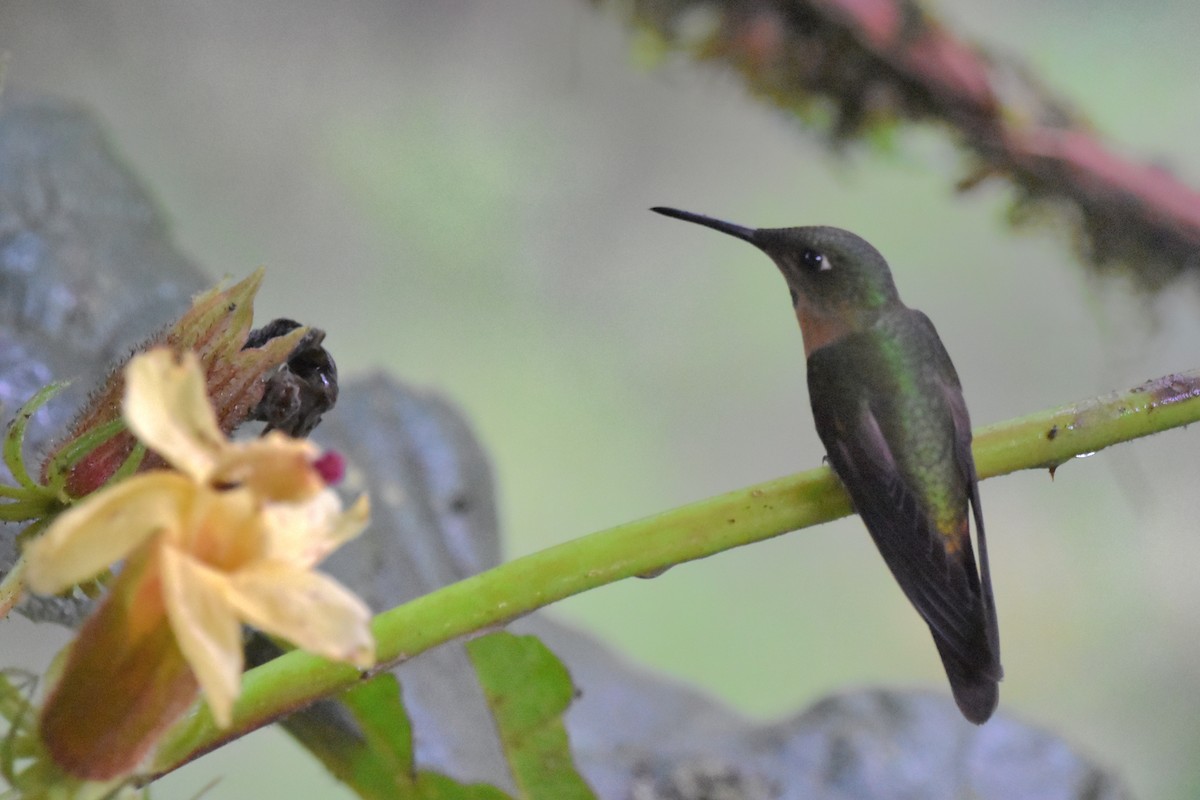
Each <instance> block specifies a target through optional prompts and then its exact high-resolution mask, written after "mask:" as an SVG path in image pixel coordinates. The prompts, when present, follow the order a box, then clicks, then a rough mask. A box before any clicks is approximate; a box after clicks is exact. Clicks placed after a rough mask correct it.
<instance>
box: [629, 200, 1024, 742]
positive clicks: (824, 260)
mask: <svg viewBox="0 0 1200 800" xmlns="http://www.w3.org/2000/svg"><path fill="white" fill-rule="evenodd" d="M651 210H652V211H655V212H657V213H659V214H663V215H665V216H668V217H674V218H676V219H681V220H685V221H687V222H694V223H696V224H698V225H703V226H705V227H707V228H712V229H714V230H718V231H720V232H721V233H725V234H728V235H730V236H733V237H735V238H737V239H741V240H742V241H745V242H749V243H750V244H752V245H754V246H755V247H757V248H758V249H759V250H762V251H763V252H764V253H766V254H767V255H768V256H770V258H771V260H772V261H774V262H775V266H777V267H778V268H779V271H780V272H782V273H783V277H784V280H785V281H786V282H787V286H788V291H789V292H790V294H791V298H792V306H793V308H794V309H795V312H796V318H797V320H798V321H799V322H800V333H801V336H802V338H803V341H804V355H805V359H806V360H807V362H808V393H809V401H810V403H811V405H812V414H813V420H814V421H815V423H816V428H817V434H818V435H819V436H820V438H821V443H822V444H823V445H824V446H825V451H826V455H827V458H828V462H829V464H830V466H831V467H832V468H833V471H834V473H835V474H836V475H837V476H838V478H839V479H840V480H841V482H842V484H843V485H844V486H845V487H846V492H847V493H848V494H849V495H850V500H851V501H852V503H853V505H854V509H855V510H856V511H857V512H858V514H859V516H860V517H862V520H863V522H864V523H865V524H866V526H867V530H868V531H869V532H870V534H871V538H872V539H873V540H874V541H875V545H876V547H877V548H878V549H879V553H880V555H882V556H883V560H884V562H885V563H886V564H887V566H888V568H889V569H890V570H891V572H892V575H893V576H894V577H895V579H896V582H897V583H899V584H900V588H901V589H902V590H903V591H904V594H905V595H906V596H907V597H908V599H909V601H910V602H911V603H912V604H913V606H914V607H915V608H916V610H917V612H918V613H919V614H920V615H921V617H922V619H924V620H925V623H926V624H927V625H928V626H929V631H930V633H932V634H933V641H934V644H935V645H936V646H937V650H938V654H939V655H940V656H941V659H942V664H943V666H944V667H945V669H946V676H947V677H948V678H949V680H950V688H951V690H952V692H953V693H954V699H955V702H956V703H957V704H958V707H959V710H960V711H962V714H963V716H964V717H966V718H967V719H968V720H970V721H971V722H973V723H975V724H976V725H979V724H982V723H983V722H985V721H987V719H988V718H989V717H990V716H991V715H992V712H993V711H994V710H995V708H996V703H997V701H998V700H999V687H998V685H997V684H998V683H999V681H1000V679H1001V678H1002V677H1003V670H1002V669H1001V667H1000V634H999V628H998V625H997V622H996V608H995V602H994V600H993V598H992V582H991V576H990V573H989V570H988V558H987V545H986V543H985V540H984V531H983V512H982V510H981V508H980V504H979V485H978V484H979V481H978V477H977V475H976V473H975V461H974V458H973V457H972V455H971V423H970V419H969V417H968V415H967V406H966V403H965V401H964V400H963V395H962V387H961V385H960V383H959V380H958V373H957V372H956V371H955V369H954V364H953V363H951V361H950V356H949V354H947V352H946V348H945V346H944V345H943V344H942V340H941V338H940V337H939V336H938V334H937V331H936V329H934V327H933V323H932V322H930V321H929V318H928V317H927V316H925V314H923V313H921V312H920V311H917V310H916V309H913V308H909V307H908V306H906V305H904V303H903V302H901V300H900V296H899V294H898V293H897V291H896V285H895V283H894V282H893V280H892V273H891V270H890V269H889V268H888V264H887V261H886V260H884V257H883V256H882V255H881V254H880V253H879V251H878V250H876V249H875V248H874V247H872V246H871V245H870V244H869V243H868V242H867V241H865V240H864V239H862V238H860V237H859V236H856V235H855V234H853V233H851V232H849V231H846V230H842V229H841V228H832V227H825V226H811V227H798V228H746V227H743V226H741V225H734V224H732V223H729V222H724V221H722V220H718V219H713V218H711V217H706V216H702V215H700V214H693V213H691V212H688V211H679V210H678V209H674V208H663V207H658V208H653V209H651ZM968 506H970V510H971V512H972V513H971V514H968ZM972 516H973V517H974V522H975V535H976V539H977V540H978V543H979V563H978V568H977V567H976V562H975V555H974V551H973V549H972V547H971V535H970V517H972Z"/></svg>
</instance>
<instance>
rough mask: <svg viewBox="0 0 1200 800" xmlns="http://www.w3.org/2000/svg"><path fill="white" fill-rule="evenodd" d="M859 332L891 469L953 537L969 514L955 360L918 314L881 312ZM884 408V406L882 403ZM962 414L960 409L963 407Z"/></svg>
mask: <svg viewBox="0 0 1200 800" xmlns="http://www.w3.org/2000/svg"><path fill="white" fill-rule="evenodd" d="M864 336H867V337H869V338H870V339H871V340H873V342H872V344H870V345H868V347H867V348H866V349H867V350H868V351H872V350H874V351H875V352H876V353H877V357H875V358H867V359H865V362H864V364H863V366H864V369H869V370H872V371H874V373H875V374H874V375H872V376H870V377H868V378H867V380H868V383H873V384H875V385H876V387H877V390H876V391H874V392H872V394H871V402H872V403H873V404H875V405H876V406H884V407H887V408H878V409H877V410H876V412H875V417H876V419H877V420H878V421H879V425H880V428H881V429H882V431H883V435H884V438H885V439H886V440H887V441H888V442H889V443H890V444H891V451H892V455H893V457H894V458H895V459H896V467H897V469H898V471H899V472H900V474H901V475H902V476H903V477H904V480H905V483H906V484H907V485H908V486H909V487H910V488H911V489H912V490H913V492H914V493H915V494H916V495H918V496H919V497H920V502H921V504H922V505H923V506H924V507H925V509H926V513H927V514H928V516H929V517H930V519H931V521H933V522H934V523H935V525H936V527H937V529H938V532H939V533H941V534H942V536H944V537H947V538H948V539H950V540H951V541H952V542H957V540H958V536H959V535H960V534H961V532H962V528H963V525H964V524H965V522H966V518H967V502H966V498H967V494H968V490H969V487H968V486H967V482H968V475H969V473H968V471H967V470H965V469H964V465H963V464H962V463H960V456H961V450H962V448H963V446H964V445H967V446H969V444H967V443H964V442H962V441H960V440H959V439H958V438H957V436H956V435H947V434H948V433H949V432H957V433H958V434H959V435H961V433H962V432H964V429H965V430H966V431H969V430H970V427H969V423H968V422H967V420H965V419H963V420H956V419H955V411H954V409H953V408H952V406H951V405H950V398H948V396H947V394H948V392H953V393H954V394H956V395H957V394H958V393H960V392H961V391H962V389H961V387H960V385H959V381H958V374H957V373H956V372H955V369H954V365H953V364H952V363H951V361H950V357H949V355H948V354H947V353H946V349H945V347H944V346H943V345H942V342H941V339H940V338H938V335H937V332H936V331H935V329H934V327H933V324H932V323H931V322H930V321H929V319H928V318H927V317H926V316H925V315H924V314H923V313H921V312H920V311H914V310H912V309H909V308H903V307H901V308H898V309H895V310H891V311H888V312H886V313H884V314H883V315H881V316H880V318H879V320H878V321H877V322H876V323H875V325H874V326H873V327H872V328H871V329H870V330H869V331H867V332H866V333H865V334H864ZM888 406H890V407H888ZM961 413H962V414H964V415H965V413H966V409H965V406H962V411H961Z"/></svg>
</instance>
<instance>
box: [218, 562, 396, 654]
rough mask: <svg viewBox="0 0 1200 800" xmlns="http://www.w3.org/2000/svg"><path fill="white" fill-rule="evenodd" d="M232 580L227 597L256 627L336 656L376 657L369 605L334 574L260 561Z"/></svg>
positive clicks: (299, 644)
mask: <svg viewBox="0 0 1200 800" xmlns="http://www.w3.org/2000/svg"><path fill="white" fill-rule="evenodd" d="M230 586H231V589H232V590H231V592H230V594H229V595H228V597H229V600H230V602H232V603H233V604H234V606H235V607H236V608H237V610H238V613H239V614H241V616H242V618H243V619H245V620H246V621H247V622H248V623H250V624H251V625H253V626H255V627H256V628H260V629H262V630H263V631H266V632H267V633H271V634H274V635H276V636H280V637H282V638H284V639H287V640H288V641H290V642H292V643H293V644H295V645H296V646H297V647H300V648H301V649H303V650H308V651H309V652H312V653H316V654H317V655H320V656H324V657H325V658H330V659H333V660H335V661H348V662H350V663H352V664H354V665H356V666H358V667H362V668H366V667H370V666H371V665H373V664H374V663H375V639H374V637H373V636H372V635H371V627H370V622H371V610H370V609H369V608H367V606H366V604H364V603H363V601H361V600H359V599H358V598H357V597H355V596H354V594H352V593H351V592H350V591H349V590H348V589H346V588H345V587H344V586H342V585H341V584H340V583H338V582H337V581H335V580H333V579H332V578H330V577H328V576H325V575H321V574H320V573H316V572H309V571H307V570H303V569H297V568H295V567H293V566H291V565H290V564H284V563H282V562H277V561H276V562H270V561H264V562H260V563H258V564H255V565H253V566H252V567H248V568H247V569H244V570H240V571H238V572H237V573H235V574H233V575H232V576H230Z"/></svg>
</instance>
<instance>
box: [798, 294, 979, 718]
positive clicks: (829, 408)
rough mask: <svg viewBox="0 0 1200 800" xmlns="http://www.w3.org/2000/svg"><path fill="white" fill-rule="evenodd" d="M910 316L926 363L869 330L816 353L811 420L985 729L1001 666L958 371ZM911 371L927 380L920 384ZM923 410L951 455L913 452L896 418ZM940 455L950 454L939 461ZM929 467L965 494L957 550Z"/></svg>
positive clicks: (959, 692) (969, 712) (957, 690)
mask: <svg viewBox="0 0 1200 800" xmlns="http://www.w3.org/2000/svg"><path fill="white" fill-rule="evenodd" d="M904 313H906V314H913V315H919V319H916V318H913V319H911V320H909V322H910V324H909V325H908V326H906V327H905V328H904V331H903V332H904V334H905V335H914V336H920V337H926V336H932V337H933V340H932V342H931V341H927V340H925V339H924V338H923V339H922V340H921V341H920V342H918V343H917V344H919V345H921V346H919V347H915V348H911V349H912V352H913V353H915V362H919V363H912V364H905V363H897V362H896V360H895V358H894V356H893V357H892V358H891V360H889V358H888V357H887V356H885V355H884V354H882V352H881V349H880V347H879V341H878V340H877V339H873V338H872V334H869V333H868V334H853V335H851V336H848V337H846V338H844V339H842V340H841V341H839V342H837V343H835V344H832V345H829V346H827V347H825V348H822V349H820V350H817V351H815V352H813V353H812V354H810V356H809V362H808V380H809V393H810V396H811V399H812V406H813V417H814V420H815V422H816V426H817V432H818V434H819V435H820V437H821V440H822V442H823V443H824V444H825V448H826V452H827V454H828V456H829V460H830V463H831V465H832V466H833V469H834V471H835V472H836V473H837V474H838V476H839V477H840V478H841V479H842V482H843V484H845V486H846V489H847V491H848V492H849V494H850V497H851V500H852V501H853V503H854V507H855V510H856V511H857V512H858V513H859V515H860V516H861V517H862V519H863V522H864V523H865V524H866V526H867V529H868V531H870V533H871V537H872V539H874V541H875V544H876V547H878V549H879V552H880V554H881V555H882V556H883V559H884V561H885V562H886V563H887V565H888V567H889V568H890V569H891V571H892V574H893V575H894V576H895V578H896V581H897V582H898V583H899V584H900V588H901V589H902V590H903V591H904V594H905V595H906V596H907V597H908V598H909V600H910V602H912V604H913V605H914V606H915V607H916V609H917V611H918V612H919V613H920V614H921V616H922V618H924V620H925V622H926V623H927V624H928V625H929V629H930V631H931V633H932V634H933V638H934V641H935V643H936V644H937V648H938V652H939V654H940V655H941V657H942V662H943V664H944V666H945V668H946V674H947V676H948V677H949V679H950V683H951V687H952V688H953V690H954V694H955V699H956V700H957V701H958V704H959V707H960V708H961V709H962V711H963V714H964V715H965V716H966V717H967V718H968V719H970V720H971V721H973V722H977V723H978V722H983V721H984V720H986V719H987V718H988V717H989V716H990V715H991V713H992V710H993V709H994V708H995V705H996V700H997V698H998V691H997V686H996V683H997V681H998V680H999V678H1000V664H999V636H998V633H997V627H996V617H995V610H994V607H993V602H992V596H991V581H990V576H989V573H988V567H987V551H986V548H985V544H984V541H983V538H982V536H983V526H982V524H981V523H982V516H981V514H980V513H979V504H978V491H977V487H976V479H975V470H974V462H973V460H972V458H971V450H970V424H969V421H968V419H967V416H966V406H965V404H964V403H963V400H962V395H961V391H960V390H959V388H958V379H957V376H956V375H955V374H954V370H953V367H952V366H950V363H949V357H948V356H947V355H946V354H945V350H944V348H942V346H941V343H940V341H937V338H936V333H934V332H933V327H932V325H931V324H930V323H929V322H928V320H927V319H926V318H925V317H924V315H923V314H920V312H915V311H908V310H907V309H905V310H904ZM913 322H915V323H916V324H915V325H913V324H911V323H913ZM924 326H927V330H925V327H924ZM931 348H932V352H931ZM943 359H944V362H945V363H944V364H942V363H940V362H941V361H942V360H943ZM930 367H934V368H933V369H930ZM946 368H948V369H946ZM897 369H908V370H916V372H911V371H910V373H909V375H910V380H908V381H907V382H905V381H900V380H897V376H896V373H895V370H897ZM912 375H917V376H918V378H917V379H916V386H915V388H914V385H913V381H912V379H911V376H912ZM905 392H907V393H908V394H905ZM917 395H919V396H917ZM914 403H916V404H917V406H916V408H917V410H919V412H920V414H923V415H925V417H926V418H925V419H924V422H925V423H926V424H925V425H924V426H923V435H926V436H945V437H953V441H946V442H944V443H943V442H939V443H935V444H943V445H944V447H942V448H939V447H937V446H934V447H932V448H920V449H921V450H922V451H923V452H924V453H925V455H924V456H921V455H914V454H913V453H911V452H909V451H911V450H914V449H916V448H912V447H908V448H904V447H902V446H900V442H899V440H900V439H901V438H902V430H901V429H902V424H899V423H897V422H896V421H897V420H898V419H900V417H902V416H903V415H904V414H909V415H912V414H913V413H914V405H913V404H914ZM906 404H907V405H906ZM942 451H944V452H945V454H946V458H945V459H939V458H936V454H937V453H938V452H942ZM929 452H933V453H934V454H935V457H932V461H931V462H930V463H932V465H933V466H932V467H930V464H929V463H917V464H914V463H913V460H914V459H920V458H922V457H924V458H925V459H926V461H929V460H930V459H931V456H929V455H928V453H929ZM922 469H924V470H925V474H926V477H927V479H928V478H929V475H930V473H931V472H932V474H933V476H934V478H935V479H937V480H939V481H941V482H943V483H947V484H949V485H950V490H951V492H952V493H954V494H956V495H961V499H962V500H961V514H960V516H961V525H960V527H959V530H958V535H957V537H956V542H957V547H956V548H954V549H952V550H948V549H947V546H946V541H945V539H944V538H943V537H942V535H941V534H940V533H939V532H938V529H937V526H936V521H935V520H934V519H933V518H932V516H931V514H930V503H931V500H930V495H929V493H928V491H926V490H925V489H923V487H922V485H921V483H920V481H918V480H914V479H913V475H914V474H920V472H919V470H922ZM939 470H940V472H939ZM968 500H969V501H970V502H971V503H972V504H973V506H974V508H975V520H976V529H977V531H978V533H979V536H980V562H981V567H982V579H981V576H980V573H979V572H977V570H976V564H975V556H974V553H973V551H972V548H971V540H970V535H969V524H968V521H967V503H968Z"/></svg>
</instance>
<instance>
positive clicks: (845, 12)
mask: <svg viewBox="0 0 1200 800" xmlns="http://www.w3.org/2000/svg"><path fill="white" fill-rule="evenodd" d="M632 7H633V9H634V12H633V13H634V16H635V19H636V21H637V22H638V23H639V24H641V25H644V26H648V27H649V28H650V29H652V30H654V31H655V32H656V33H657V34H658V35H659V36H660V37H662V38H663V39H664V40H665V41H666V42H667V43H668V44H669V45H671V46H680V47H687V48H688V49H689V50H691V51H692V52H693V53H695V54H696V55H697V56H698V57H700V58H705V59H711V60H720V61H724V62H726V63H728V64H730V65H732V66H734V67H735V68H737V69H738V70H739V72H740V73H741V75H742V76H743V78H744V79H745V81H746V84H747V86H748V87H749V88H750V89H751V90H752V91H754V92H755V93H757V94H759V95H761V96H763V97H765V98H767V99H769V100H770V101H772V102H774V103H775V104H776V105H779V106H781V107H783V108H786V109H788V110H791V111H793V112H796V113H799V114H801V115H803V114H804V112H805V111H806V110H808V109H810V108H811V107H812V106H813V104H814V103H813V101H815V100H818V99H820V100H823V101H825V102H826V103H832V104H833V105H834V106H835V108H836V111H837V118H836V122H835V125H834V129H833V133H834V136H835V141H837V140H844V139H847V138H850V137H852V136H854V135H856V134H860V133H862V132H863V131H866V130H870V129H871V128H872V127H875V126H881V125H886V124H888V123H891V122H895V121H897V120H935V121H940V122H942V123H943V124H945V125H946V126H948V127H949V128H950V129H951V130H953V131H954V132H956V133H957V134H958V137H959V139H960V142H961V144H962V145H963V146H964V147H965V148H967V149H968V150H969V151H970V152H971V153H972V155H973V157H974V160H975V165H974V168H973V169H972V170H971V175H970V176H969V177H968V178H966V179H964V180H963V181H962V182H961V183H960V187H959V188H960V189H964V190H965V189H967V188H969V187H971V186H973V185H975V184H976V183H978V182H979V181H980V180H982V179H985V178H987V177H989V176H992V175H1002V176H1006V177H1007V178H1008V179H1009V180H1010V181H1011V182H1012V183H1013V185H1014V186H1015V187H1016V188H1017V190H1018V198H1017V202H1016V206H1015V208H1014V214H1013V217H1014V219H1021V220H1028V219H1032V218H1033V217H1035V216H1037V215H1040V214H1043V213H1045V212H1047V211H1051V210H1052V209H1064V208H1065V209H1067V210H1069V212H1070V211H1073V213H1068V219H1069V220H1070V221H1072V222H1073V223H1074V224H1075V225H1076V229H1077V231H1078V232H1079V234H1080V236H1079V239H1078V244H1079V245H1080V249H1081V252H1082V253H1083V255H1084V256H1085V257H1086V258H1087V259H1088V260H1089V261H1091V262H1092V263H1094V264H1096V265H1100V266H1104V265H1113V264H1118V263H1123V264H1125V265H1127V266H1128V268H1129V269H1130V270H1131V271H1132V272H1133V274H1134V275H1135V276H1136V278H1137V280H1138V281H1139V282H1140V283H1141V284H1142V285H1143V286H1146V287H1149V288H1156V287H1160V286H1162V285H1163V284H1164V283H1166V282H1167V281H1168V280H1170V279H1172V278H1174V277H1175V276H1177V275H1179V274H1180V273H1181V272H1182V271H1184V270H1192V271H1196V270H1198V269H1200V192H1197V191H1196V190H1194V189H1192V188H1190V187H1188V186H1186V185H1184V184H1183V183H1182V182H1180V181H1179V180H1178V179H1176V178H1175V177H1173V176H1172V175H1171V174H1169V173H1168V172H1167V171H1166V170H1164V169H1162V168H1159V167H1156V166H1152V165H1149V164H1144V163H1139V162H1137V161H1133V160H1130V159H1128V158H1126V157H1125V156H1122V155H1121V154H1119V153H1117V152H1116V151H1115V150H1114V149H1113V148H1112V147H1111V146H1109V145H1108V144H1106V143H1105V142H1104V141H1103V140H1102V139H1101V138H1100V137H1099V136H1098V135H1097V134H1096V133H1095V132H1094V131H1093V130H1091V129H1090V128H1089V127H1088V126H1087V124H1086V123H1085V122H1083V121H1082V120H1081V119H1080V118H1079V117H1078V116H1077V115H1076V114H1075V113H1074V112H1072V111H1070V110H1069V107H1068V104H1067V103H1065V102H1064V101H1062V100H1061V99H1059V98H1056V97H1054V96H1053V95H1052V94H1051V93H1050V92H1049V91H1047V90H1046V89H1045V88H1044V87H1042V86H1041V85H1040V84H1039V83H1038V82H1037V81H1036V80H1035V79H1034V78H1033V77H1032V75H1031V73H1030V72H1029V70H1027V69H1026V68H1024V67H1022V66H1021V65H1019V64H1017V63H1016V62H1014V61H1013V60H1012V59H1003V60H1001V59H997V58H994V57H992V56H990V55H988V54H987V53H985V52H984V51H983V50H982V49H981V48H979V47H976V46H974V45H971V44H967V43H965V42H964V41H962V40H960V39H958V38H957V37H955V36H954V35H953V34H952V33H951V32H950V31H949V30H947V29H946V27H945V26H943V25H941V24H940V23H939V22H938V21H937V20H936V19H934V18H933V17H932V16H930V14H929V13H928V12H926V11H925V10H923V9H922V8H921V7H920V6H918V5H917V4H916V3H914V2H912V1H911V0H632ZM698 29H699V34H697V30H698Z"/></svg>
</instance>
